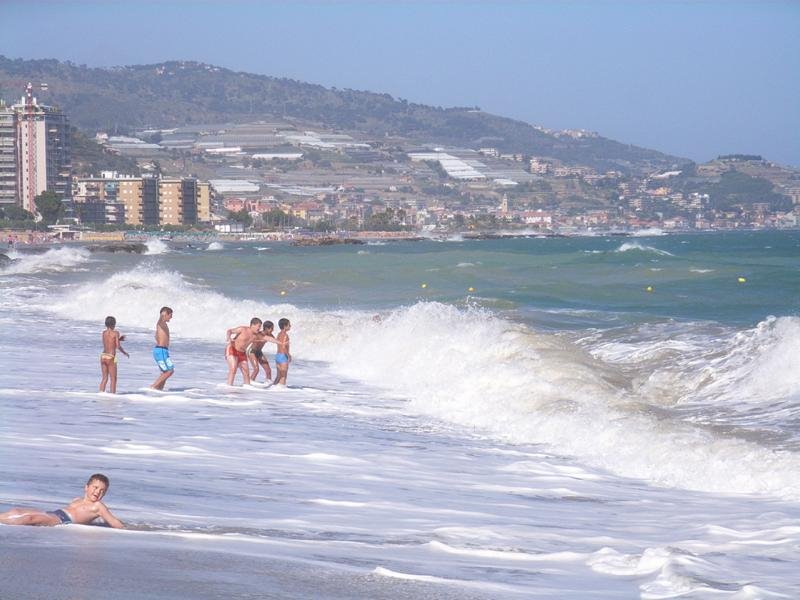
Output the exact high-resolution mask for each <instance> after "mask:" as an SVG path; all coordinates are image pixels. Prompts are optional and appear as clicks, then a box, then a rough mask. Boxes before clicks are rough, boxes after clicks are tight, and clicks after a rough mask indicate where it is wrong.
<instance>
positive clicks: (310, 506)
mask: <svg viewBox="0 0 800 600" xmlns="http://www.w3.org/2000/svg"><path fill="white" fill-rule="evenodd" d="M6 253H7V255H8V256H9V258H11V259H12V260H11V261H10V262H7V263H6V264H5V265H4V266H0V355H1V356H2V369H1V370H0V511H4V510H8V509H10V508H11V507H14V506H33V507H37V508H41V509H45V510H53V509H55V508H59V507H63V506H65V505H66V503H67V502H69V501H70V500H71V499H72V498H74V497H76V496H81V495H82V494H83V486H84V483H85V482H86V479H87V478H88V476H89V475H90V474H92V473H95V472H102V473H104V474H106V475H107V476H108V477H109V478H110V480H111V486H110V489H109V492H108V494H107V496H106V498H105V502H106V504H107V505H108V507H109V508H110V509H111V510H112V512H113V513H114V514H115V515H116V516H117V517H118V518H120V519H121V520H122V521H124V522H125V523H126V525H127V526H128V528H127V529H125V530H115V529H111V528H108V527H90V526H74V525H69V526H59V527H45V528H38V527H12V526H2V525H0V598H3V599H13V600H16V599H28V598H31V599H33V598H47V599H55V600H61V599H63V600H78V599H84V598H87V599H88V598H92V599H96V598H102V599H114V600H134V599H141V598H148V599H192V600H194V599H200V600H205V599H216V598H225V599H249V600H252V599H262V598H370V599H373V598H392V599H395V598H400V599H416V598H426V599H428V598H435V599H438V598H443V599H490V598H491V599H516V598H558V599H587V598H591V599H595V598H600V599H603V598H614V599H617V598H622V599H629V598H643V599H661V598H720V599H736V600H744V599H748V600H749V599H760V598H800V570H798V565H800V232H797V231H770V232H731V233H713V234H692V235H689V234H687V235H652V236H639V237H620V236H602V235H598V236H587V237H568V238H536V237H530V238H515V239H483V240H472V239H470V240H465V239H462V238H460V237H458V236H454V237H452V238H449V239H429V240H422V241H378V242H371V243H367V244H364V245H337V246H320V247H295V246H292V245H291V244H289V243H287V242H264V241H261V242H239V241H231V242H227V241H226V242H212V243H207V242H204V243H184V242H170V241H162V240H158V239H153V240H150V241H149V242H147V245H146V252H144V253H141V254H139V253H126V252H117V253H111V252H103V251H96V250H95V251H92V250H91V249H90V248H89V247H87V246H82V245H80V244H64V245H60V246H58V245H56V246H50V247H47V248H40V249H36V250H34V249H26V248H25V247H19V248H17V249H13V250H8V251H6ZM162 306H170V307H172V308H173V310H174V316H173V319H172V321H171V322H170V329H171V333H172V341H171V344H170V350H171V354H172V358H173V360H174V362H175V365H176V367H175V375H174V376H173V377H172V378H171V379H169V380H168V382H167V385H166V388H165V390H164V391H162V392H158V391H153V390H150V389H149V388H148V386H149V385H150V384H151V383H152V381H153V380H154V379H155V378H156V376H157V375H158V371H157V368H156V365H155V363H154V362H153V359H152V356H151V351H152V346H153V342H154V340H153V331H154V326H155V323H156V321H157V319H158V313H159V309H160V308H161V307H162ZM107 315H113V316H115V317H116V319H117V329H118V330H119V331H120V332H121V333H122V334H124V335H125V341H124V342H123V346H124V347H125V349H126V350H128V352H129V353H130V358H126V357H124V356H120V357H119V384H118V393H117V394H116V395H112V394H110V393H100V392H99V391H98V384H99V380H100V369H99V353H100V351H101V350H102V347H101V339H100V334H101V332H102V330H103V327H104V326H103V322H104V319H105V317H106V316H107ZM252 317H259V318H261V319H263V320H271V321H273V322H274V323H276V324H277V321H278V320H279V319H280V318H283V317H286V318H288V319H290V320H291V323H292V329H291V333H290V335H291V354H292V357H293V361H292V363H291V366H290V368H289V373H288V380H287V385H286V386H271V385H269V384H267V383H265V381H264V374H263V373H262V374H260V375H259V376H258V379H257V381H256V382H255V383H254V384H253V385H251V386H248V387H243V386H242V385H241V383H242V382H241V379H239V378H237V380H236V382H235V383H236V385H235V386H227V385H226V384H225V380H226V373H227V367H226V363H225V357H224V349H225V333H226V330H227V329H228V328H230V327H235V326H238V325H243V324H248V323H249V321H250V319H251V318H252ZM267 350H268V353H267V355H268V357H269V360H270V362H271V366H272V368H273V374H274V346H270V345H267Z"/></svg>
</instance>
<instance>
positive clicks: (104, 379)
mask: <svg viewBox="0 0 800 600" xmlns="http://www.w3.org/2000/svg"><path fill="white" fill-rule="evenodd" d="M172 313H173V311H172V309H171V308H170V307H169V306H163V307H161V310H160V311H159V315H158V323H156V345H155V347H154V348H153V360H155V362H156V365H157V366H158V369H159V375H158V377H157V378H156V380H155V381H154V382H153V383H152V385H151V386H150V387H151V388H152V389H155V390H163V389H164V384H165V383H166V382H167V379H169V378H170V377H172V375H173V373H174V372H175V365H174V364H173V363H172V359H171V358H170V356H169V322H170V320H171V319H172ZM105 325H106V329H105V331H103V334H102V341H103V351H102V352H101V353H100V373H101V379H100V391H101V392H105V391H106V385H107V384H109V383H110V385H109V391H110V392H111V393H112V394H115V393H116V392H117V351H119V352H121V353H122V354H124V355H125V356H130V355H129V354H128V353H127V352H126V351H125V349H124V348H123V347H122V342H123V341H124V340H125V336H124V335H120V333H119V331H117V330H116V326H117V320H116V319H115V318H114V317H111V316H109V317H106V321H105ZM274 328H275V326H274V325H273V323H272V321H262V320H261V319H259V318H258V317H253V318H252V319H250V325H240V326H238V327H232V328H230V329H228V331H227V332H226V334H225V340H226V342H227V343H226V346H225V360H226V361H227V363H228V380H227V383H228V385H233V382H234V379H235V378H236V371H237V370H238V371H240V372H241V373H242V378H243V379H244V384H245V385H249V384H250V383H251V382H252V381H255V379H256V376H257V375H258V373H259V368H263V369H264V375H265V381H266V382H269V381H270V380H271V379H272V369H270V366H269V361H268V360H267V357H266V356H265V355H264V345H265V344H266V343H267V342H270V343H273V344H276V345H277V350H276V353H275V371H276V376H275V380H274V381H273V382H272V383H273V384H275V385H286V375H287V374H288V372H289V363H290V362H291V361H292V355H291V353H290V352H289V330H290V329H291V328H292V324H291V323H290V322H289V319H287V318H285V317H284V318H282V319H280V320H279V321H278V328H279V329H280V332H279V333H278V335H277V337H276V336H274V335H273V330H274Z"/></svg>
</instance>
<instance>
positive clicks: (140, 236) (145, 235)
mask: <svg viewBox="0 0 800 600" xmlns="http://www.w3.org/2000/svg"><path fill="white" fill-rule="evenodd" d="M779 231H783V232H797V231H800V229H798V228H785V229H784V228H781V229H709V230H706V229H703V230H699V229H687V230H661V231H651V230H640V231H589V230H586V231H568V232H562V231H530V230H527V231H509V230H497V231H482V232H475V231H462V232H449V233H437V234H430V235H420V234H419V233H417V232H405V231H403V232H394V231H391V232H387V231H352V232H338V233H335V234H322V233H308V232H301V233H297V232H281V231H270V232H252V233H219V232H172V233H167V232H158V231H152V232H138V231H111V232H98V231H74V232H70V233H72V234H74V235H72V236H69V237H60V236H57V235H47V234H45V233H43V232H36V231H22V230H9V231H3V232H2V236H3V237H2V240H3V245H2V246H0V254H4V253H6V252H7V251H8V250H14V249H23V248H27V249H33V248H42V247H50V246H56V245H65V244H75V245H80V244H135V243H145V242H147V241H149V240H153V239H158V240H161V241H163V242H170V241H172V242H184V243H189V244H191V243H192V242H200V243H211V242H223V243H224V242H289V243H294V244H295V245H298V246H317V245H319V246H327V245H336V244H362V243H365V242H370V241H408V242H420V241H427V240H436V241H440V240H454V239H456V240H457V239H459V238H460V239H461V240H463V241H474V240H505V239H536V238H538V239H548V238H583V237H620V238H623V237H624V238H638V237H663V236H674V235H707V234H725V233H760V232H779ZM12 239H13V240H14V243H13V245H11V244H8V243H7V241H8V240H12Z"/></svg>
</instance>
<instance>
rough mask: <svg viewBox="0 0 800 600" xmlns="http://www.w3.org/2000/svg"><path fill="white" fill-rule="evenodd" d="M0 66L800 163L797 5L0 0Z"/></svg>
mask: <svg viewBox="0 0 800 600" xmlns="http://www.w3.org/2000/svg"><path fill="white" fill-rule="evenodd" d="M0 54H4V55H5V56H8V57H12V58H45V57H46V58H58V59H61V60H71V61H73V62H76V63H79V64H86V65H89V66H113V65H125V64H145V63H153V62H159V61H163V60H169V59H186V60H198V61H203V62H207V63H213V64H216V65H220V66H225V67H229V68H232V69H236V70H242V71H250V72H254V73H262V74H267V75H274V76H279V77H291V78H293V79H299V80H303V81H309V82H314V83H321V84H323V85H326V86H336V87H339V88H354V89H364V90H371V91H376V92H388V93H390V94H392V95H393V96H395V97H402V98H406V99H408V100H411V101H415V102H422V103H426V104H434V105H440V106H454V105H459V106H473V105H478V106H480V107H481V108H482V109H484V110H486V111H489V112H492V113H496V114H501V115H505V116H510V117H516V118H519V119H523V120H525V121H529V122H531V123H534V124H540V125H543V126H545V127H552V128H585V129H592V130H596V131H598V132H600V133H601V134H602V135H605V136H608V137H611V138H614V139H617V140H620V141H623V142H628V143H633V144H638V145H641V146H646V147H649V148H655V149H658V150H662V151H665V152H669V153H673V154H677V155H680V156H686V157H689V158H693V159H695V160H701V161H702V160H708V159H710V158H713V157H715V156H716V155H718V154H727V153H758V154H763V155H764V156H765V157H767V158H770V159H772V160H775V161H778V162H783V163H787V164H793V165H797V166H800V0H773V1H770V0H761V1H737V0H726V1H723V0H660V1H655V0H653V1H649V0H592V1H572V0H564V1H559V2H557V1H555V0H553V1H545V0H542V1H529V2H522V1H517V2H514V1H500V2H491V3H490V2H451V1H429V2H419V1H402V0H395V1H394V2H381V1H373V2H365V1H361V2H344V1H333V0H332V1H328V2H319V1H317V2H310V1H294V2H243V1H236V0H228V1H225V2H222V1H218V2H211V1H205V2H197V1H194V2H189V1H188V0H187V1H179V0H172V1H165V2H147V1H143V0H139V1H136V2H134V1H130V2H115V1H113V0H107V1H104V2H86V1H80V0H78V1H75V0H73V1H70V2H36V1H34V0H26V1H25V2H18V1H16V0H3V2H2V3H0Z"/></svg>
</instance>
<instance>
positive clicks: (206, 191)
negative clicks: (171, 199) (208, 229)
mask: <svg viewBox="0 0 800 600" xmlns="http://www.w3.org/2000/svg"><path fill="white" fill-rule="evenodd" d="M197 220H198V221H200V222H208V221H210V220H211V185H210V184H209V183H208V182H207V181H205V182H202V183H201V182H199V181H198V182H197Z"/></svg>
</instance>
